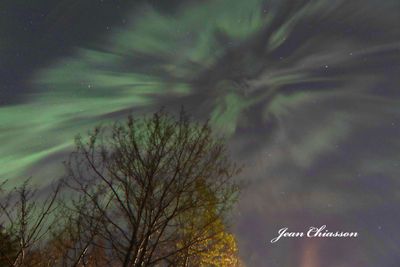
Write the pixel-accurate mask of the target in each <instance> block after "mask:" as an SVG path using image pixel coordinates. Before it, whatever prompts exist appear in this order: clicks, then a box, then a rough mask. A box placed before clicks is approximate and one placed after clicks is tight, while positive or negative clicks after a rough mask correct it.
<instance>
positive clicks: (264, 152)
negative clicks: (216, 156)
mask: <svg viewBox="0 0 400 267" xmlns="http://www.w3.org/2000/svg"><path fill="white" fill-rule="evenodd" d="M16 2H21V3H20V4H16V3H15V2H14V3H13V2H11V1H5V2H4V4H0V8H1V9H0V10H1V12H3V13H2V14H3V15H4V16H3V18H4V19H3V20H2V22H1V24H0V31H1V32H2V35H1V36H2V37H1V38H2V42H1V43H0V67H1V69H0V70H1V72H0V79H1V80H2V81H3V82H2V89H1V90H0V97H1V102H0V141H1V149H0V166H1V169H0V179H11V181H13V180H15V181H17V180H19V179H21V178H24V177H27V176H33V180H34V181H36V182H37V183H39V184H41V185H43V186H44V185H46V184H48V183H49V182H50V181H51V180H52V179H55V178H57V176H59V175H60V174H62V170H63V168H62V164H61V163H62V161H63V160H64V159H65V157H66V156H67V155H68V152H69V151H70V150H71V148H72V144H73V137H74V135H76V134H77V133H85V132H86V131H87V130H88V129H90V128H91V127H92V126H94V125H96V124H99V123H107V122H110V121H113V120H115V119H120V118H123V117H124V116H126V115H127V114H129V113H133V114H143V113H147V112H151V111H154V110H157V109H159V108H160V107H162V106H165V107H166V108H167V109H168V110H171V111H173V110H178V109H179V107H180V106H181V105H183V106H185V108H186V109H187V110H188V111H189V112H190V113H192V114H193V115H194V116H195V118H197V119H204V118H207V117H209V118H211V122H212V124H213V126H214V127H215V129H216V130H217V131H219V132H221V133H223V134H225V135H226V136H227V137H228V138H229V144H230V147H231V150H232V154H233V156H234V157H235V158H236V159H237V160H240V161H241V162H243V163H244V164H245V166H246V168H245V171H244V173H243V175H242V176H243V178H244V179H246V180H247V181H248V182H249V185H248V188H246V190H245V192H244V194H243V196H242V199H241V201H240V203H239V205H238V207H237V209H236V211H237V212H236V215H235V218H234V222H235V223H234V225H233V226H234V230H235V233H236V235H237V236H238V239H239V245H240V251H241V255H242V258H243V261H244V262H245V263H246V265H247V266H268V267H270V266H274V267H275V266H276V267H286V266H287V267H292V266H293V267H295V266H300V267H317V266H324V267H331V266H332V267H337V266H343V267H354V266H363V267H376V266H382V267H391V266H393V267H394V266H398V265H399V264H400V256H399V255H400V253H399V251H400V230H399V229H398V225H399V223H400V212H399V210H400V194H399V192H400V181H399V174H400V171H399V168H400V154H399V149H400V143H399V138H398V137H399V134H400V91H399V85H400V75H399V74H400V27H399V25H400V17H399V14H400V2H399V1H397V0H385V1H377V0H364V1H361V0H350V1H344V0H338V1H329V0H315V1H312V0H304V1H303V0H265V1H261V0H246V1H239V0H208V1H182V2H179V1H171V3H168V4H167V3H165V2H162V1H151V2H146V1H139V2H138V3H135V4H129V5H128V4H126V3H123V2H122V1H111V0H109V1H106V0H104V1H87V2H86V3H82V1H76V0H64V1H60V3H58V4H55V3H50V2H49V1H44V0H43V1H38V3H35V4H32V3H30V4H28V3H24V1H16ZM47 2H48V3H47ZM36 5H37V6H36ZM111 7H113V8H111ZM42 11H43V12H42ZM92 12H93V13H94V14H93V16H91V17H87V16H88V15H89V14H92ZM28 14H35V16H33V15H32V16H31V17H29V16H28ZM36 23H37V24H36ZM25 25H28V26H25ZM29 25H33V26H29ZM35 25H37V26H35ZM3 40H4V41H3ZM21 51H22V52H23V53H22V52H21ZM2 58H3V60H2ZM323 224H326V225H328V226H329V228H331V229H333V228H340V229H344V230H347V231H358V232H359V233H360V237H359V238H358V239H357V240H351V241H350V240H326V241H325V240H323V241H321V240H318V241H315V242H314V241H309V240H307V239H304V240H296V241H291V240H285V241H280V242H279V243H276V244H273V245H271V244H269V240H270V239H271V238H272V237H273V236H274V234H275V233H276V231H277V230H278V229H279V228H281V227H290V228H293V229H296V228H297V229H303V228H307V227H310V226H319V225H323Z"/></svg>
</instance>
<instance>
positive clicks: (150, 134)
mask: <svg viewBox="0 0 400 267" xmlns="http://www.w3.org/2000/svg"><path fill="white" fill-rule="evenodd" d="M67 169H68V174H67V176H66V178H65V182H66V184H67V185H68V187H69V188H71V189H72V190H73V192H74V193H75V195H77V196H78V197H79V200H78V201H75V204H76V203H79V205H70V206H69V209H70V210H71V211H72V214H74V215H73V217H74V218H75V219H74V220H76V222H79V224H80V226H81V227H80V229H79V231H78V232H77V233H78V234H79V236H80V238H78V239H79V240H80V241H81V242H82V240H84V242H83V243H81V244H79V245H78V242H73V244H74V245H77V247H78V248H77V247H75V248H74V249H75V252H76V251H80V253H75V254H76V259H75V263H76V265H75V266H85V265H88V266H89V265H90V266H96V263H95V262H94V260H93V259H92V258H93V257H92V258H91V255H93V254H94V253H95V251H101V254H102V255H103V256H102V257H103V261H107V262H108V266H124V267H127V266H134V267H137V266H188V262H190V261H189V260H188V256H189V255H190V253H188V251H190V248H195V247H197V248H198V247H200V246H199V244H201V243H204V242H205V240H213V239H214V238H215V237H217V236H218V233H220V232H221V231H224V228H223V227H220V225H221V222H223V221H224V219H225V218H226V215H227V212H228V211H229V210H230V209H231V207H232V205H233V203H234V202H235V200H236V198H237V195H238V192H239V186H238V183H237V182H235V180H234V178H233V177H234V175H236V174H237V173H238V172H239V168H238V167H237V166H236V165H235V164H234V163H232V161H231V160H230V159H229V157H228V156H227V150H226V146H225V144H224V142H223V140H222V139H220V138H215V137H214V136H213V134H212V131H211V128H210V126H209V125H208V123H204V124H199V123H193V122H190V120H189V118H188V117H187V116H186V115H185V114H184V112H181V114H180V117H179V118H177V119H176V118H175V117H174V116H172V115H169V114H167V113H165V112H162V111H160V112H157V113H155V114H154V115H153V116H152V117H145V118H142V119H134V118H132V117H129V118H128V120H127V122H126V123H117V124H114V125H113V126H111V127H97V128H95V129H94V131H93V132H91V133H90V134H89V136H88V137H87V138H86V139H85V138H82V137H77V138H76V151H75V152H74V153H72V154H71V156H70V159H69V161H68V162H67ZM76 193H77V194H76ZM82 236H85V238H84V239H82V238H81V237H82ZM215 242H218V239H215ZM82 244H84V245H82ZM98 266H101V264H98ZM103 266H104V265H103Z"/></svg>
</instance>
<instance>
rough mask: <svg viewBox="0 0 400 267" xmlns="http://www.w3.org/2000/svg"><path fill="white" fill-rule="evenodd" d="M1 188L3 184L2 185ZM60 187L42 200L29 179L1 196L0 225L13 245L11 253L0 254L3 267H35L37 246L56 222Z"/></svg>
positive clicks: (46, 236) (38, 249)
mask: <svg viewBox="0 0 400 267" xmlns="http://www.w3.org/2000/svg"><path fill="white" fill-rule="evenodd" d="M2 185H4V183H3V184H2ZM60 188H61V187H60V184H57V185H56V186H55V188H53V190H52V192H51V193H50V194H49V195H48V196H47V197H44V198H43V197H41V196H40V195H39V193H38V190H36V189H34V188H33V187H32V186H31V184H30V179H28V180H26V181H25V182H24V183H23V184H22V185H21V186H18V187H15V188H14V189H13V190H10V191H8V192H5V191H2V194H1V197H0V224H1V225H2V228H3V231H4V233H5V234H6V235H7V236H8V238H9V240H11V242H12V246H13V253H12V254H11V255H10V254H8V256H7V254H6V253H2V252H0V253H1V254H3V256H4V257H5V260H6V263H5V264H6V266H13V267H16V266H37V265H38V264H39V262H36V261H40V262H41V263H40V264H42V263H43V262H42V261H41V260H39V259H37V257H36V256H37V255H38V253H39V251H40V246H41V245H42V244H43V243H45V240H46V239H47V238H48V235H49V233H50V230H51V228H52V227H53V226H54V224H55V223H56V222H57V219H56V217H55V210H56V209H57V201H56V200H57V197H58V194H59V192H60Z"/></svg>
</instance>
